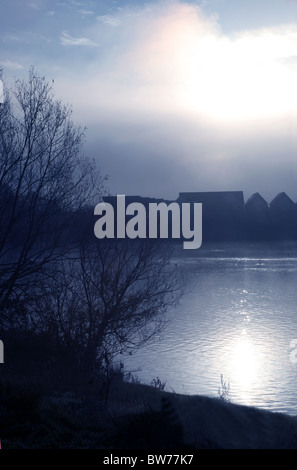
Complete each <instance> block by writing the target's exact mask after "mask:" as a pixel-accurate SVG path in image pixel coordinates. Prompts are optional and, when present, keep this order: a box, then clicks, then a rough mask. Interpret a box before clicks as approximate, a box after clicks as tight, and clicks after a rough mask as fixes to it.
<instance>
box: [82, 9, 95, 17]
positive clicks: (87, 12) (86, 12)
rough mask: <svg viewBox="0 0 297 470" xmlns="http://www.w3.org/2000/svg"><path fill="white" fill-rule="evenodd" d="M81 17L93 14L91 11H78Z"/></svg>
mask: <svg viewBox="0 0 297 470" xmlns="http://www.w3.org/2000/svg"><path fill="white" fill-rule="evenodd" d="M78 13H80V14H81V15H82V16H93V15H94V12H93V11H92V10H78Z"/></svg>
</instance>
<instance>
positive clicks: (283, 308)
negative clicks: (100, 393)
mask: <svg viewBox="0 0 297 470" xmlns="http://www.w3.org/2000/svg"><path fill="white" fill-rule="evenodd" d="M173 262H174V263H176V264H178V265H179V266H180V267H181V268H182V269H183V270H184V272H185V274H187V279H188V293H187V294H186V295H185V296H184V297H183V299H182V301H181V302H180V304H179V305H178V306H177V307H176V308H175V309H171V310H170V311H169V312H168V317H169V319H170V321H169V323H168V325H167V326H166V328H165V329H164V331H163V334H162V338H160V339H159V340H158V341H157V342H154V343H153V344H151V345H150V346H146V347H144V348H143V349H142V350H140V351H138V352H137V354H136V355H135V356H133V357H131V358H127V360H126V361H125V365H126V368H127V369H136V368H138V367H140V368H141V371H140V372H138V373H137V375H138V377H139V378H140V380H141V381H143V382H146V383H149V382H150V381H151V380H152V378H154V377H159V378H160V379H161V381H166V390H169V391H170V390H174V391H175V392H181V393H188V394H204V395H208V396H218V389H219V387H220V385H221V375H222V374H223V379H224V380H225V381H226V382H229V384H230V399H231V401H232V402H234V403H242V404H246V405H254V406H257V407H261V408H266V409H270V410H273V411H282V412H286V413H291V414H295V415H296V414H297V363H296V364H295V363H292V362H291V361H290V354H291V353H293V349H294V348H292V347H291V346H290V343H291V341H292V340H294V339H296V344H297V246H290V247H288V246H286V245H283V246H281V247H267V246H262V245H255V246H249V247H237V248H236V247H235V248H234V247H230V246H228V245H225V246H223V247H219V248H218V247H212V248H206V249H200V250H197V251H195V252H194V253H193V251H192V250H191V251H187V252H185V251H182V252H180V253H179V254H178V255H177V257H176V259H175V260H173Z"/></svg>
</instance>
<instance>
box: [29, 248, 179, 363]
mask: <svg viewBox="0 0 297 470" xmlns="http://www.w3.org/2000/svg"><path fill="white" fill-rule="evenodd" d="M180 295H181V282H180V278H179V275H178V273H177V271H176V267H175V266H174V265H173V264H171V262H170V251H169V248H168V246H165V244H163V243H161V242H160V241H159V242H154V243H152V242H151V241H150V240H148V241H139V243H138V242H137V241H136V240H133V241H129V242H128V241H127V240H126V241H119V240H113V241H109V242H106V243H104V242H102V241H100V242H94V244H93V245H92V246H90V244H88V245H85V246H83V247H82V249H81V251H80V254H79V256H78V257H77V258H76V259H70V260H68V262H67V263H64V265H63V269H61V270H60V272H59V274H58V275H57V276H56V277H55V278H53V279H52V285H51V287H49V285H48V284H47V286H46V288H45V289H44V290H43V291H39V295H36V296H35V299H34V302H33V303H32V304H31V309H30V324H31V325H32V326H33V328H34V329H36V330H37V331H40V332H41V331H42V332H48V331H50V332H51V336H52V338H55V341H56V342H57V343H59V344H63V345H64V346H71V348H72V349H73V350H75V349H76V351H77V353H78V360H79V361H81V364H82V366H84V367H88V368H89V367H92V366H93V365H94V364H95V362H96V359H98V358H99V361H100V353H102V354H104V355H106V352H107V353H108V355H109V357H113V356H115V355H117V354H119V353H129V352H132V351H134V350H135V349H136V348H138V347H140V346H141V345H143V344H144V343H146V342H147V341H148V340H150V339H151V338H152V337H153V336H154V335H156V334H157V333H158V332H160V331H161V328H162V326H163V325H164V322H165V321H166V317H165V312H166V310H167V308H168V307H169V306H170V305H175V304H176V303H177V301H178V300H179V298H180Z"/></svg>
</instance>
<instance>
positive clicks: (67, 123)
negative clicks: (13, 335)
mask: <svg viewBox="0 0 297 470" xmlns="http://www.w3.org/2000/svg"><path fill="white" fill-rule="evenodd" d="M83 143H84V130H82V129H81V128H79V127H77V126H76V125H74V123H73V122H72V120H71V108H70V107H69V106H66V105H63V104H62V103H61V102H60V101H57V100H55V98H54V95H53V90H52V84H50V83H48V82H47V81H46V80H45V79H44V78H40V77H39V76H38V75H37V74H36V72H35V70H34V69H33V68H32V69H31V70H30V73H29V79H28V80H27V81H21V80H17V81H16V83H15V87H14V90H13V91H8V90H7V89H6V90H5V100H4V103H3V105H2V106H1V107H0V309H1V313H3V311H5V308H7V306H8V305H9V308H10V307H11V302H12V303H15V302H17V298H18V295H20V293H22V292H24V291H26V290H27V288H28V282H30V283H31V284H32V283H33V282H34V279H35V278H36V275H37V274H40V273H42V272H45V271H46V270H49V266H50V263H52V261H53V260H55V259H59V258H60V257H61V255H62V254H64V253H65V252H66V251H67V250H69V248H70V246H71V243H70V240H69V238H71V230H70V228H69V227H72V230H73V217H74V215H75V214H76V213H77V212H78V211H79V210H80V209H81V208H82V207H83V206H84V204H86V203H90V202H92V203H93V200H94V199H93V198H94V195H96V196H97V201H98V194H99V193H100V190H101V187H102V184H103V179H102V178H101V177H100V176H99V173H98V171H97V169H96V167H95V164H94V162H93V161H91V160H90V159H88V158H86V157H85V156H84V155H83V152H82V148H83ZM71 224H72V225H71ZM67 227H68V232H67Z"/></svg>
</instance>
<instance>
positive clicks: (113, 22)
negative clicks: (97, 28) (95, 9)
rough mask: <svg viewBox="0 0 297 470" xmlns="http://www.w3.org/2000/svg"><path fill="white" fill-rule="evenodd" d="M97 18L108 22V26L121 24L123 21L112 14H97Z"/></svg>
mask: <svg viewBox="0 0 297 470" xmlns="http://www.w3.org/2000/svg"><path fill="white" fill-rule="evenodd" d="M96 19H97V20H99V21H101V22H102V23H105V24H107V25H108V26H119V25H120V24H121V23H122V22H121V20H120V18H118V17H116V16H110V15H101V16H96Z"/></svg>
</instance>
